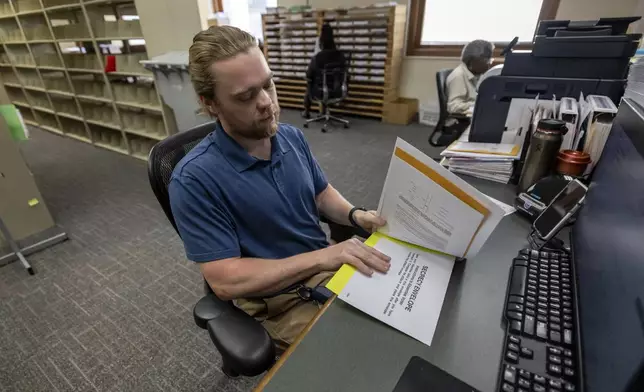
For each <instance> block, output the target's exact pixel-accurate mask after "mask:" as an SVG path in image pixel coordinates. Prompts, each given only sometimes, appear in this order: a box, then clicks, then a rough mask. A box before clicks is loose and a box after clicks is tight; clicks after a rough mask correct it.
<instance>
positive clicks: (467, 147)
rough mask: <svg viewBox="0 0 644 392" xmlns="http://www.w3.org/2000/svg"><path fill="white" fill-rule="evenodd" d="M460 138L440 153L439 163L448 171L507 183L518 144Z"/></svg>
mask: <svg viewBox="0 0 644 392" xmlns="http://www.w3.org/2000/svg"><path fill="white" fill-rule="evenodd" d="M464 140H467V139H464V138H462V137H461V138H460V139H459V140H457V141H455V142H454V143H452V144H451V145H450V146H449V147H447V148H446V149H445V150H444V151H443V152H442V153H441V156H443V160H442V161H441V165H443V166H445V167H447V168H448V169H449V171H451V172H454V173H459V174H467V175H469V176H472V177H477V178H483V179H485V180H490V181H495V182H500V183H503V184H507V183H508V181H510V177H511V176H512V170H513V169H514V161H515V160H516V159H518V158H519V154H520V152H521V146H519V145H518V144H496V143H470V142H467V141H464Z"/></svg>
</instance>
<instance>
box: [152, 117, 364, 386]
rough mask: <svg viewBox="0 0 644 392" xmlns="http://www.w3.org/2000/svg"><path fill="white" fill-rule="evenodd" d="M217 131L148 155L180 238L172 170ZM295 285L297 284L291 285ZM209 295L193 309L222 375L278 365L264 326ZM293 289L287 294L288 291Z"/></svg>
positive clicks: (174, 141) (335, 230) (195, 133)
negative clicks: (170, 191)
mask: <svg viewBox="0 0 644 392" xmlns="http://www.w3.org/2000/svg"><path fill="white" fill-rule="evenodd" d="M214 129H215V122H210V123H207V124H202V125H198V126H196V127H194V128H192V129H190V130H188V131H185V132H181V133H178V134H176V135H172V136H169V137H168V138H166V139H164V140H162V141H160V142H159V143H157V144H156V145H155V146H154V147H153V148H152V150H151V151H150V155H149V157H148V179H149V180H150V185H151V187H152V191H153V192H154V195H155V196H156V198H157V200H158V202H159V204H160V205H161V208H162V209H163V212H164V213H165V215H166V217H167V218H168V220H169V221H170V223H171V224H172V226H173V227H174V229H175V230H176V231H177V234H179V231H178V230H177V225H176V223H175V221H174V217H173V215H172V209H171V208H170V196H169V194H168V185H169V183H170V178H171V176H172V171H173V170H174V167H175V166H176V165H177V163H179V161H180V160H181V159H182V158H183V157H184V156H185V155H186V154H187V153H188V152H189V151H190V150H192V149H193V148H194V147H195V146H196V145H197V144H198V143H199V142H200V141H201V140H202V139H203V138H205V137H206V136H207V135H208V134H209V133H210V132H212V131H213V130H214ZM320 220H321V221H322V222H325V223H328V224H329V226H330V228H331V238H332V239H333V240H335V241H336V242H341V241H344V240H346V239H349V238H351V237H352V236H353V235H358V236H361V237H367V236H368V233H367V232H365V231H364V230H360V229H355V228H353V227H347V226H342V225H338V224H334V223H331V222H329V221H328V220H326V219H324V218H323V217H322V218H321V219H320ZM293 286H295V285H293ZM204 288H205V292H206V295H205V296H204V297H203V298H201V299H200V300H199V301H198V302H197V304H196V305H195V307H194V309H193V316H194V320H195V323H196V324H197V325H198V326H199V327H200V328H203V329H206V330H208V334H209V335H210V338H211V339H212V342H213V343H214V344H215V347H216V348H217V350H218V351H219V353H220V354H221V357H222V363H223V366H222V370H223V372H224V374H226V375H228V376H230V377H235V376H238V375H244V376H256V375H258V374H261V373H263V372H264V371H266V370H268V369H269V368H270V367H271V366H273V364H274V363H275V356H276V352H275V344H274V343H273V341H272V339H271V337H270V335H269V334H268V332H266V330H265V329H264V327H263V326H262V325H261V324H260V323H259V322H258V321H257V320H255V319H254V318H253V317H251V316H249V315H248V314H246V313H245V312H244V311H242V310H241V309H239V308H237V307H236V306H235V305H234V304H233V303H232V301H223V300H221V299H219V298H218V297H217V295H215V293H214V292H213V291H212V289H211V288H210V285H208V283H207V282H206V280H205V279H204ZM289 290H290V288H287V289H285V290H283V292H287V291H289Z"/></svg>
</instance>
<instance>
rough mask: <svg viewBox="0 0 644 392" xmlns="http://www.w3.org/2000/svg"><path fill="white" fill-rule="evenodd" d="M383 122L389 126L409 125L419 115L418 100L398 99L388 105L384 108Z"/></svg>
mask: <svg viewBox="0 0 644 392" xmlns="http://www.w3.org/2000/svg"><path fill="white" fill-rule="evenodd" d="M383 112H384V116H383V118H382V120H383V121H384V122H386V123H389V124H400V125H407V124H409V123H410V122H411V121H412V120H413V119H414V117H415V116H416V113H418V99H416V98H398V99H397V100H395V101H393V102H390V103H387V104H386V105H385V108H384V111H383Z"/></svg>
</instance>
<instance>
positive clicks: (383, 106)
mask: <svg viewBox="0 0 644 392" xmlns="http://www.w3.org/2000/svg"><path fill="white" fill-rule="evenodd" d="M324 22H329V24H330V25H331V26H332V27H333V32H334V36H335V43H336V46H337V47H338V49H340V50H342V51H344V52H346V53H349V54H350V56H351V64H350V69H349V81H350V82H349V86H348V87H349V94H348V97H347V99H346V100H345V101H344V102H343V103H342V104H341V105H340V106H338V107H333V108H331V111H332V112H333V111H335V112H339V113H345V114H355V115H360V116H367V117H373V118H379V119H383V118H384V117H385V114H386V113H387V110H388V103H390V102H393V101H395V100H396V99H397V98H398V84H399V83H398V81H399V75H400V66H401V62H402V55H403V42H404V34H405V31H404V30H405V6H404V5H395V6H385V7H376V6H371V7H358V8H348V9H328V10H312V11H304V12H293V13H291V12H286V10H284V9H280V8H278V9H274V10H273V12H271V13H266V14H264V15H263V16H262V24H263V30H264V38H265V45H264V54H265V55H266V58H267V59H268V63H269V65H270V67H271V70H272V71H273V73H274V74H275V76H276V78H275V86H276V88H277V96H278V99H279V101H280V106H284V107H291V108H304V106H303V100H304V94H305V92H306V79H305V78H306V69H307V67H308V64H309V62H310V60H311V57H312V56H313V52H314V48H315V42H316V39H317V37H318V35H319V33H320V30H321V28H322V25H323V23H324Z"/></svg>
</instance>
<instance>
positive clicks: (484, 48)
mask: <svg viewBox="0 0 644 392" xmlns="http://www.w3.org/2000/svg"><path fill="white" fill-rule="evenodd" d="M493 54H494V44H492V43H491V42H488V41H485V40H482V39H477V40H475V41H472V42H470V43H468V44H467V45H465V47H464V48H463V53H462V54H461V64H459V66H458V67H456V68H454V70H453V71H452V73H450V74H449V76H448V77H447V82H446V86H445V87H446V88H447V111H448V112H449V113H450V114H457V115H468V116H471V115H472V108H473V107H474V103H475V102H476V94H477V82H478V78H479V77H480V76H481V75H482V74H484V73H485V72H486V71H487V70H488V69H490V65H491V64H492V56H493Z"/></svg>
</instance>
